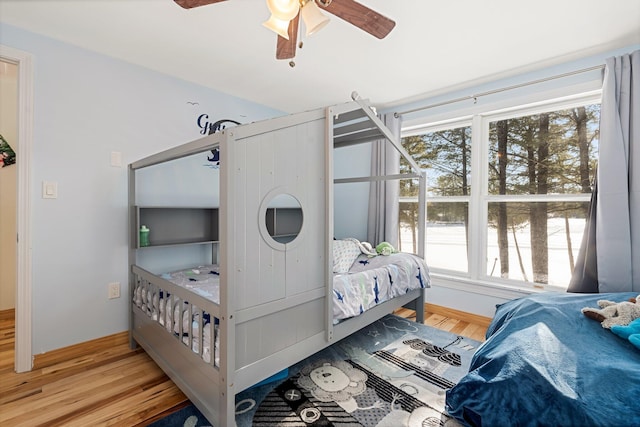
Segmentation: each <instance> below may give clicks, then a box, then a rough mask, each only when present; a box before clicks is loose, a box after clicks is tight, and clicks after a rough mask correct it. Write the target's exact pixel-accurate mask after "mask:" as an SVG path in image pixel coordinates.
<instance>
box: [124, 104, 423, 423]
mask: <svg viewBox="0 0 640 427" xmlns="http://www.w3.org/2000/svg"><path fill="white" fill-rule="evenodd" d="M353 98H354V100H353V101H352V102H348V103H345V104H339V105H335V106H331V107H327V108H324V109H318V110H314V111H308V112H303V113H299V114H293V115H288V116H283V117H278V118H275V119H271V120H266V121H261V122H255V123H250V124H246V125H240V126H237V127H233V128H230V129H226V130H223V131H221V132H218V133H214V134H212V135H208V136H206V137H203V138H201V139H198V140H195V141H192V142H190V143H187V144H184V145H181V146H178V147H175V148H172V149H169V150H166V151H164V152H161V153H158V154H155V155H152V156H150V157H147V158H145V159H142V160H139V161H137V162H134V163H132V164H130V165H129V211H130V216H129V229H130V245H129V246H130V249H129V261H130V266H131V267H130V268H131V269H130V281H129V289H130V292H131V299H132V301H133V298H134V295H133V293H134V289H135V288H136V286H143V287H145V289H148V290H151V291H152V293H153V292H155V293H156V294H157V293H159V292H160V291H162V293H163V295H167V294H170V295H172V297H173V298H178V299H180V300H181V301H188V302H189V303H190V305H189V307H188V308H187V309H186V310H189V316H190V315H191V314H193V313H192V312H191V310H192V307H193V306H197V309H193V310H194V312H195V311H200V312H205V313H208V314H209V315H210V316H211V320H212V321H211V323H210V324H209V326H208V327H210V328H211V330H210V336H211V341H212V345H211V347H212V348H211V361H210V362H209V363H206V362H205V361H204V360H203V357H202V352H203V351H204V348H205V346H204V345H203V342H202V336H203V334H202V333H200V335H199V337H197V338H195V339H197V340H199V343H198V344H199V347H198V348H199V353H200V354H198V353H195V352H194V351H192V345H193V343H192V341H191V340H192V339H193V338H191V337H193V334H192V333H188V335H189V338H188V340H189V342H188V343H187V345H185V343H184V342H183V340H182V339H181V338H179V337H178V336H177V335H176V334H174V333H171V332H169V331H167V328H165V327H164V326H163V325H161V324H160V323H159V322H158V321H157V320H153V318H152V317H150V316H149V314H147V313H145V312H144V311H143V310H141V309H140V307H138V306H137V305H136V304H135V303H133V302H132V304H131V311H130V316H131V317H130V337H131V345H132V346H135V345H136V344H139V345H140V346H142V347H143V348H144V350H145V351H146V352H147V353H148V354H149V355H150V356H151V357H152V358H153V359H154V361H155V362H156V363H157V364H158V365H159V366H160V367H161V368H162V369H163V370H164V371H165V372H166V373H167V375H168V376H169V377H170V378H171V379H172V380H173V381H174V382H175V383H176V384H177V385H178V387H180V389H181V390H182V391H183V392H184V393H185V395H187V397H188V398H189V399H190V400H191V401H192V402H193V403H194V405H195V406H196V407H197V408H198V409H199V410H200V411H201V412H202V413H203V414H204V415H205V416H206V417H207V419H208V420H209V421H210V422H211V423H212V424H213V425H215V426H216V427H220V426H233V425H234V423H235V395H236V394H237V393H239V392H240V391H242V390H244V389H246V388H248V387H250V386H252V385H253V384H255V383H257V382H259V381H261V380H263V379H265V378H268V377H269V376H271V375H273V374H275V373H277V372H279V371H281V370H283V369H285V368H287V367H289V366H291V365H293V364H295V363H296V362H298V361H300V360H303V359H304V358H306V357H308V356H310V355H312V354H313V353H316V352H318V351H319V350H321V349H323V348H325V347H327V346H329V345H331V344H332V343H333V342H336V341H337V340H340V339H342V338H344V337H346V336H348V335H350V334H352V333H354V332H355V331H357V330H359V329H361V328H362V327H364V326H366V325H368V324H370V323H372V322H374V321H376V320H377V319H379V318H381V317H383V316H384V315H386V314H388V313H390V312H392V311H393V310H395V309H397V308H399V307H401V306H407V305H411V304H413V306H412V307H410V308H413V309H415V310H416V317H417V321H419V322H422V321H423V319H424V303H425V296H424V290H422V289H418V290H414V291H411V292H409V293H407V294H406V295H403V296H401V297H398V298H395V299H393V300H390V301H386V302H384V303H382V304H380V305H378V306H376V307H374V308H372V309H370V310H367V311H365V312H364V313H363V314H361V315H360V316H357V317H354V318H351V319H347V320H344V321H342V322H340V323H338V324H335V325H334V324H333V310H332V304H333V298H332V295H333V271H332V262H331V260H332V252H331V251H332V241H333V236H334V233H333V229H334V227H333V226H334V224H333V209H334V206H333V186H334V185H335V184H339V183H343V182H372V181H378V180H386V179H396V180H398V179H417V180H419V183H420V194H419V207H420V208H419V233H418V240H419V245H418V247H419V255H420V256H422V257H424V252H423V251H424V224H425V208H424V207H425V194H426V191H425V181H426V179H425V175H424V173H423V172H422V171H420V169H419V167H418V165H417V164H416V162H415V161H414V160H413V159H412V158H411V157H410V156H409V154H408V153H407V152H406V151H405V150H404V149H403V147H402V145H401V144H400V141H399V140H397V139H396V138H395V137H394V136H393V135H392V133H391V132H390V131H389V130H388V129H387V128H386V127H385V126H384V125H383V123H382V122H381V121H380V119H379V118H378V117H377V116H376V115H375V113H374V112H373V110H372V109H371V108H370V106H369V105H368V103H367V102H366V101H364V100H361V99H358V98H357V96H355V95H354V96H353ZM381 139H384V140H386V141H388V142H389V143H390V144H393V145H394V146H395V147H396V149H398V151H399V152H400V153H401V155H402V156H403V157H404V158H405V159H406V160H407V161H408V162H409V164H410V165H411V166H412V168H413V170H414V173H411V174H403V175H393V176H370V177H356V178H348V179H340V180H335V182H334V179H333V149H334V148H338V147H342V146H347V145H352V144H358V143H365V142H371V141H375V140H381ZM215 148H217V149H219V152H220V206H219V207H217V209H216V215H215V221H214V226H217V229H218V231H219V234H218V235H217V236H215V238H214V239H213V240H214V241H213V242H211V243H212V245H213V246H214V249H212V253H213V254H214V258H219V260H217V263H218V264H219V266H220V304H219V305H218V304H215V303H213V302H211V301H209V300H207V299H205V298H203V297H201V296H199V295H197V294H194V293H192V292H190V291H189V290H188V289H185V288H183V287H180V286H176V285H174V284H173V283H171V282H169V281H168V280H165V279H163V278H162V277H161V276H159V275H156V274H154V273H152V272H150V271H148V270H147V269H145V268H143V267H141V266H140V265H138V257H139V255H140V252H141V251H145V250H147V248H141V247H140V242H139V237H138V236H139V234H138V230H139V227H140V224H141V223H140V212H141V211H140V209H141V207H140V206H138V205H137V203H136V171H138V170H140V169H143V168H146V167H148V166H153V165H158V164H160V163H164V162H166V161H170V160H174V159H179V158H182V157H186V156H190V155H193V154H197V153H204V152H207V151H209V150H212V149H215ZM266 153H269V155H266ZM278 194H289V195H292V196H293V197H295V198H296V199H297V200H298V201H299V202H300V205H301V208H302V212H303V215H304V222H303V225H302V228H301V230H300V233H299V235H298V237H297V238H296V239H295V240H293V241H292V242H289V243H277V242H275V241H273V240H270V239H269V238H268V237H267V236H265V234H264V233H265V229H264V220H261V218H264V213H265V210H266V206H267V204H268V201H269V200H271V199H272V198H273V197H275V196H277V195H278ZM256 219H257V220H256ZM215 261H216V260H214V262H215ZM266 290H268V292H266ZM172 310H173V309H172ZM180 310H182V309H180ZM180 313H181V314H180V319H181V318H182V311H181V312H180ZM202 317H203V316H200V319H201V320H200V322H201V323H200V331H202V328H203V325H202ZM214 318H215V319H216V320H217V323H218V327H217V329H216V328H214V326H213V324H214V322H213V319H214ZM178 323H180V324H182V322H178ZM180 328H182V325H180ZM189 329H191V326H189ZM180 332H181V333H180V334H179V335H181V336H182V335H183V333H182V332H185V333H187V332H192V331H182V329H181V331H180ZM216 334H218V338H219V352H220V358H219V359H220V361H219V364H218V365H216V363H214V354H213V353H214V352H213V342H214V336H215V335H216Z"/></svg>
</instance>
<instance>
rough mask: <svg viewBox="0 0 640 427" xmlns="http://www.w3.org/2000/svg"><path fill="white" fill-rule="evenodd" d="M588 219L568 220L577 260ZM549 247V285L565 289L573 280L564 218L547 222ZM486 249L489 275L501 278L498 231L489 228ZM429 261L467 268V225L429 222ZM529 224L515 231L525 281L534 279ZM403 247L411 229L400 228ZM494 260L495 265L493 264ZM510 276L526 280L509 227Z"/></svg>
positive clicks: (409, 243)
mask: <svg viewBox="0 0 640 427" xmlns="http://www.w3.org/2000/svg"><path fill="white" fill-rule="evenodd" d="M584 226H585V220H584V219H583V218H571V219H569V228H570V236H571V245H572V253H573V259H574V262H575V260H577V258H578V251H579V250H580V244H581V243H582V235H583V233H584ZM547 227H548V247H549V282H548V283H549V284H550V285H555V286H560V287H564V288H566V287H567V286H568V285H569V281H570V279H571V273H572V271H571V269H570V267H569V266H570V264H569V254H568V250H567V235H566V232H565V221H564V219H563V218H550V219H549V221H548V223H547ZM487 233H488V236H487V237H488V240H487V241H488V248H487V275H491V271H492V270H493V276H494V277H500V258H499V252H498V238H497V230H496V229H495V228H489V229H488V231H487ZM426 234H427V249H426V255H427V263H428V264H429V266H430V267H432V268H442V269H446V270H452V271H460V272H466V271H467V252H466V245H465V228H464V225H461V224H453V225H444V224H427V228H426ZM529 236H530V230H529V227H528V226H527V227H524V228H521V229H519V230H516V239H517V241H518V246H519V248H520V254H521V256H522V263H523V265H524V269H525V274H526V280H527V281H529V282H531V281H532V280H533V273H532V267H531V241H530V237H529ZM401 237H402V241H401V248H402V250H404V251H412V250H413V245H412V237H411V230H410V229H408V228H402V229H401ZM494 262H495V267H494ZM509 278H510V279H514V280H525V277H524V276H523V274H522V271H521V270H520V263H519V261H518V255H517V252H516V247H515V244H514V240H513V234H512V231H511V230H509Z"/></svg>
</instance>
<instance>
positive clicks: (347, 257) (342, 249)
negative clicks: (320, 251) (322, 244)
mask: <svg viewBox="0 0 640 427" xmlns="http://www.w3.org/2000/svg"><path fill="white" fill-rule="evenodd" d="M360 253H361V250H360V247H359V246H358V244H357V243H356V242H354V241H353V240H334V241H333V272H334V273H348V272H349V269H350V268H351V266H352V265H353V263H354V261H355V260H356V258H358V256H359V255H360Z"/></svg>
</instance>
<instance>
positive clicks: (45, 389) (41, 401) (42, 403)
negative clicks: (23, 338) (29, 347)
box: [0, 304, 489, 427]
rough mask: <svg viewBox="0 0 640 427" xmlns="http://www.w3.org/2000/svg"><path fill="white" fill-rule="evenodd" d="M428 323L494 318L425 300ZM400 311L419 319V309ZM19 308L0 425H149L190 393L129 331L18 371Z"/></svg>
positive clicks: (1, 341) (0, 353) (461, 326)
mask: <svg viewBox="0 0 640 427" xmlns="http://www.w3.org/2000/svg"><path fill="white" fill-rule="evenodd" d="M426 308H427V313H426V320H425V324H427V325H430V326H433V327H436V328H439V329H443V330H447V331H450V332H452V333H454V334H457V335H462V336H466V337H469V338H472V339H475V340H478V341H483V340H484V333H485V332H486V328H487V325H488V322H489V319H487V318H483V317H479V316H474V315H469V314H468V313H463V312H458V311H455V310H450V309H446V308H443V307H438V306H432V305H430V304H427V306H426ZM396 314H397V315H399V316H403V317H405V318H409V319H411V318H412V316H413V319H412V320H415V312H413V311H411V310H405V309H401V310H398V311H396ZM14 325H15V323H14V312H13V310H5V311H2V312H0V425H3V426H29V427H34V426H44V425H46V426H62V425H64V426H110V425H117V426H145V425H148V424H149V423H151V422H153V421H155V420H157V419H159V418H162V417H164V416H165V415H166V414H168V413H171V412H173V411H175V410H177V409H179V408H181V407H183V406H185V405H187V404H188V400H187V398H186V397H185V396H184V394H182V392H181V391H180V390H179V389H178V388H177V387H176V386H175V385H174V384H173V383H172V382H171V380H169V378H168V377H167V376H166V375H165V374H164V373H163V372H162V371H161V370H160V368H158V367H157V366H156V364H155V363H154V362H153V361H152V360H151V358H150V357H149V356H147V354H146V353H145V352H144V351H143V350H142V349H140V348H138V349H137V350H131V349H130V348H129V341H128V333H127V332H121V333H118V334H115V335H110V336H108V337H104V338H99V339H97V340H93V341H90V342H86V343H82V344H78V345H74V346H71V347H66V348H63V349H60V350H55V351H52V352H50V353H45V354H42V355H38V356H36V357H35V360H34V368H33V370H32V371H31V372H25V373H21V374H16V373H15V372H14V369H13V358H14V350H13V349H14V342H15V336H14V332H15V330H14Z"/></svg>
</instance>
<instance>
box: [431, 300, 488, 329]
mask: <svg viewBox="0 0 640 427" xmlns="http://www.w3.org/2000/svg"><path fill="white" fill-rule="evenodd" d="M425 311H426V312H427V313H433V314H439V315H440V316H444V317H452V318H454V319H458V320H462V321H463V322H469V323H473V324H475V325H481V326H485V327H486V326H489V323H491V318H490V317H485V316H479V315H477V314H473V313H467V312H466V311H460V310H455V309H453V308H449V307H443V306H441V305H435V304H429V303H426V304H425Z"/></svg>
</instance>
